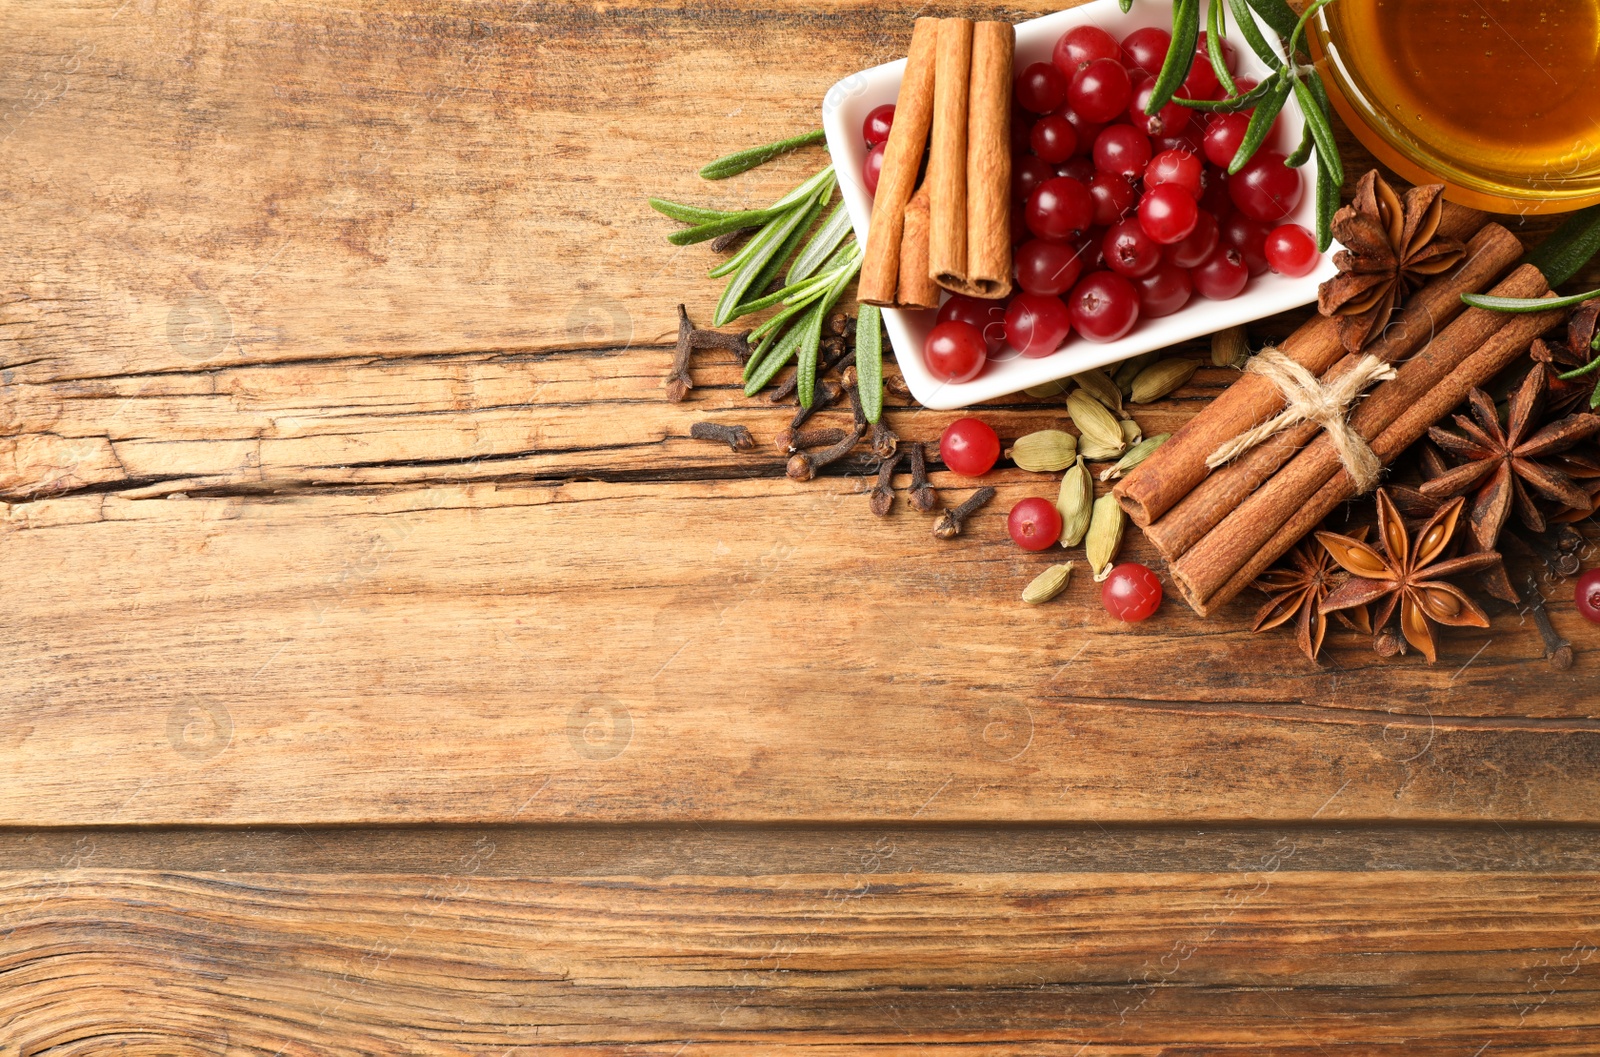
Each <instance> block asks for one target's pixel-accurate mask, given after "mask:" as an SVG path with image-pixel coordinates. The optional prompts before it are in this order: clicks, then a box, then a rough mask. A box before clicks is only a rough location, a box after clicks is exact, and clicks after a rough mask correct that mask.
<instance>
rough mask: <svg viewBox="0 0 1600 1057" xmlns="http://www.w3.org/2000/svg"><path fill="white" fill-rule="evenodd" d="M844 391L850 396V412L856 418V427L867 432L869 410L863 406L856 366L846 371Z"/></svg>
mask: <svg viewBox="0 0 1600 1057" xmlns="http://www.w3.org/2000/svg"><path fill="white" fill-rule="evenodd" d="M844 391H845V392H846V393H847V394H849V397H850V414H851V415H852V416H854V418H855V428H856V429H858V430H860V431H861V432H862V433H865V432H866V431H867V425H868V422H867V410H866V408H864V407H862V406H861V386H860V385H858V384H857V382H856V369H855V368H854V367H852V368H850V369H849V370H847V371H845V372H844Z"/></svg>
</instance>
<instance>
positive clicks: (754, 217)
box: [667, 209, 784, 246]
mask: <svg viewBox="0 0 1600 1057" xmlns="http://www.w3.org/2000/svg"><path fill="white" fill-rule="evenodd" d="M783 212H784V210H782V209H751V210H747V211H746V212H743V213H729V214H728V215H727V216H725V217H723V218H722V219H721V220H713V221H710V222H708V223H705V224H697V225H695V226H694V227H692V228H683V229H682V230H680V231H674V232H673V233H672V234H670V235H668V236H667V241H668V242H670V243H672V244H673V245H674V246H692V245H694V244H695V243H696V242H705V241H706V240H707V239H714V238H716V237H717V236H718V235H726V234H727V233H728V232H730V231H738V230H739V229H740V228H753V227H756V226H757V225H759V224H765V223H766V222H767V221H769V220H771V219H772V218H773V217H775V216H779V215H781V214H782V213H783Z"/></svg>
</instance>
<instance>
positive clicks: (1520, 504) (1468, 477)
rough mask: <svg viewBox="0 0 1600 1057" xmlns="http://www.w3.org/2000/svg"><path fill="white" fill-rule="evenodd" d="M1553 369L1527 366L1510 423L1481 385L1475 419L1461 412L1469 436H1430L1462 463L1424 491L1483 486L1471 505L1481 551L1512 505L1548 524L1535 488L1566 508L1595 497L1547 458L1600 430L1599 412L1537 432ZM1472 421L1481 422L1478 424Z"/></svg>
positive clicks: (1529, 521) (1440, 493) (1537, 527)
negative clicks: (1503, 421) (1502, 419)
mask: <svg viewBox="0 0 1600 1057" xmlns="http://www.w3.org/2000/svg"><path fill="white" fill-rule="evenodd" d="M1546 385H1547V381H1546V375H1545V372H1544V371H1543V370H1542V369H1540V368H1535V369H1534V370H1531V371H1529V372H1528V376H1527V377H1526V378H1525V379H1523V381H1522V384H1521V385H1520V386H1518V387H1517V391H1516V392H1515V393H1514V394H1512V397H1511V410H1510V415H1509V421H1508V422H1507V423H1506V424H1505V425H1504V426H1502V425H1501V423H1500V413H1499V412H1498V411H1497V410H1496V409H1495V406H1494V401H1493V400H1492V399H1491V398H1490V397H1489V394H1487V393H1485V392H1484V391H1483V390H1482V389H1474V390H1472V394H1471V397H1470V401H1471V404H1472V416H1473V417H1472V418H1468V417H1467V416H1465V415H1456V416H1455V423H1456V426H1457V428H1459V429H1460V430H1461V433H1462V434H1463V436H1457V435H1456V434H1454V433H1451V432H1450V431H1448V430H1444V429H1440V428H1439V427H1438V426H1434V427H1433V428H1432V429H1430V430H1428V436H1429V437H1430V438H1431V439H1432V440H1433V442H1434V443H1435V444H1437V445H1439V447H1441V448H1443V449H1444V450H1445V451H1446V452H1448V453H1449V454H1451V455H1453V456H1455V457H1456V458H1457V459H1459V460H1461V464H1460V465H1459V466H1456V467H1455V468H1453V469H1451V470H1449V471H1448V472H1446V473H1444V474H1443V475H1441V476H1439V477H1435V478H1434V479H1433V480H1431V481H1428V482H1426V483H1424V484H1423V486H1422V493H1423V494H1424V495H1430V496H1433V497H1435V498H1439V499H1443V498H1446V497H1449V496H1456V495H1461V494H1463V493H1465V492H1466V491H1467V490H1468V489H1470V488H1473V487H1474V486H1476V487H1477V493H1476V495H1475V497H1474V499H1473V503H1472V533H1473V535H1474V536H1475V537H1477V540H1478V544H1479V547H1480V548H1481V549H1482V550H1493V549H1494V546H1495V543H1496V541H1497V540H1499V538H1500V530H1501V529H1503V528H1505V524H1506V518H1507V516H1508V515H1509V514H1510V513H1511V508H1512V507H1513V506H1515V507H1516V508H1517V516H1518V517H1519V518H1521V520H1522V523H1523V524H1524V525H1527V526H1528V527H1529V528H1530V529H1532V530H1533V531H1535V532H1543V531H1544V530H1545V526H1546V521H1545V515H1544V511H1542V510H1540V509H1539V505H1538V504H1537V503H1536V502H1534V498H1533V493H1534V492H1537V493H1538V494H1539V495H1542V496H1544V497H1545V498H1547V499H1554V500H1556V501H1557V502H1559V503H1562V504H1564V505H1565V506H1567V507H1579V506H1582V505H1583V504H1584V503H1585V502H1586V501H1587V500H1588V496H1587V495H1586V494H1585V493H1584V491H1583V490H1582V489H1580V488H1579V487H1578V486H1577V485H1575V484H1574V483H1573V481H1572V478H1570V477H1568V476H1567V475H1566V474H1564V473H1562V472H1561V471H1560V470H1559V469H1557V468H1556V467H1555V466H1554V465H1552V464H1550V463H1547V462H1544V461H1543V460H1544V458H1545V457H1546V456H1551V455H1555V454H1557V453H1559V452H1564V451H1566V450H1567V449H1568V448H1571V447H1572V446H1573V445H1575V444H1577V443H1578V442H1579V441H1581V440H1583V439H1584V438H1585V437H1589V436H1592V435H1593V434H1594V433H1596V432H1597V431H1600V417H1597V416H1595V415H1590V414H1581V415H1569V416H1567V417H1566V418H1563V419H1559V420H1557V421H1555V422H1552V423H1550V424H1549V425H1548V426H1545V427H1544V428H1543V429H1541V430H1539V431H1538V432H1537V433H1535V432H1533V430H1534V428H1535V426H1536V424H1537V422H1538V419H1539V413H1540V411H1541V410H1542V408H1543V406H1544V397H1545V391H1546ZM1473 419H1476V420H1477V421H1476V422H1474V421H1473Z"/></svg>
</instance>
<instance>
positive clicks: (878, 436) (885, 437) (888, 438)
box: [869, 418, 900, 459]
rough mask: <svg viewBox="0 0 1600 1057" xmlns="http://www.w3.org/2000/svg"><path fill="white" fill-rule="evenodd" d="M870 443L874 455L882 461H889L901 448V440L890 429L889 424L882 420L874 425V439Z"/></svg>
mask: <svg viewBox="0 0 1600 1057" xmlns="http://www.w3.org/2000/svg"><path fill="white" fill-rule="evenodd" d="M869 443H871V445H872V454H874V455H876V456H877V457H878V458H880V459H887V458H889V456H891V455H893V454H894V453H895V451H896V450H897V449H898V448H899V447H900V438H899V437H898V436H896V435H895V432H894V430H892V429H890V428H889V424H888V423H887V422H885V421H884V420H883V419H881V418H880V419H878V421H876V422H874V423H873V424H872V438H871V440H870V442H869Z"/></svg>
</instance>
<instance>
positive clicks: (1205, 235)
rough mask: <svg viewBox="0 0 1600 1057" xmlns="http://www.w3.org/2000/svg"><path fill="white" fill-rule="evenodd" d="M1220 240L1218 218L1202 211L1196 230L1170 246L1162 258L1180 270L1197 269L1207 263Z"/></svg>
mask: <svg viewBox="0 0 1600 1057" xmlns="http://www.w3.org/2000/svg"><path fill="white" fill-rule="evenodd" d="M1220 239H1221V234H1220V229H1219V228H1218V227H1217V221H1216V218H1215V217H1213V216H1212V215H1211V214H1210V213H1207V212H1206V211H1205V210H1204V209H1202V210H1200V216H1199V217H1198V218H1197V219H1196V220H1195V225H1194V230H1193V231H1191V232H1189V234H1188V235H1186V236H1184V237H1183V238H1181V239H1179V240H1178V241H1177V242H1174V243H1173V244H1172V245H1170V246H1168V247H1167V248H1166V249H1165V250H1164V251H1163V252H1162V256H1163V257H1164V258H1165V259H1166V260H1168V261H1170V262H1171V263H1173V264H1176V265H1177V266H1178V267H1180V268H1195V267H1198V266H1199V265H1201V264H1204V263H1205V260H1206V258H1207V257H1209V256H1211V251H1212V250H1214V249H1216V248H1217V243H1218V241H1220Z"/></svg>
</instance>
